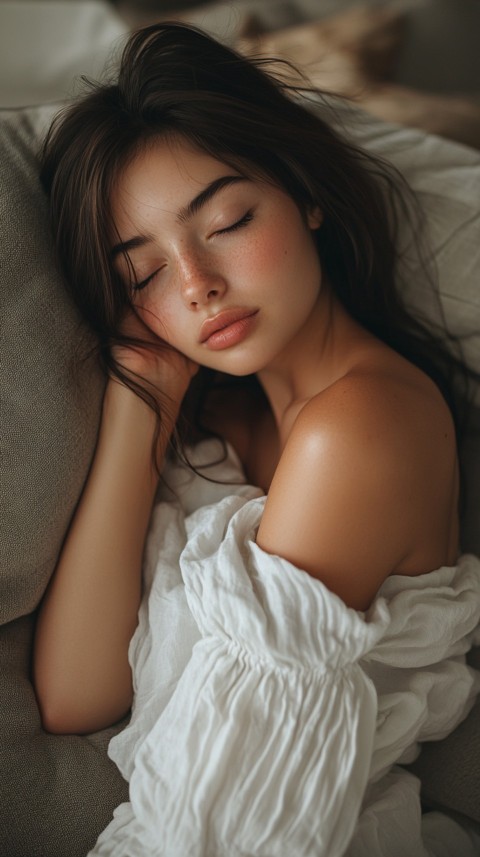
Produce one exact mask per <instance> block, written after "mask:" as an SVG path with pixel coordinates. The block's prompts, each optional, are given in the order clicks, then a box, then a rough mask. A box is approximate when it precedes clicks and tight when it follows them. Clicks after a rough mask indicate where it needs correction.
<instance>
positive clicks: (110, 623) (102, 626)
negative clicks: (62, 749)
mask: <svg viewBox="0 0 480 857" xmlns="http://www.w3.org/2000/svg"><path fill="white" fill-rule="evenodd" d="M174 417H175V415H172V417H171V418H170V419H172V418H173V419H174ZM172 427H173V426H172V425H171V424H167V425H165V426H164V429H163V430H162V436H161V439H160V440H159V449H158V454H159V458H160V459H161V457H162V455H163V454H164V452H165V448H166V445H167V442H168V436H169V433H170V431H171V429H172ZM154 433H155V415H154V413H153V412H152V411H151V409H150V408H148V406H147V405H145V404H144V403H143V402H142V401H141V400H140V399H139V398H138V397H137V396H135V395H134V394H133V393H132V392H131V391H130V390H128V389H127V388H125V387H123V386H122V385H120V384H118V383H115V382H110V383H109V385H108V387H107V391H106V395H105V400H104V409H103V418H102V425H101V429H100V435H99V440H98V445H97V450H96V454H95V458H94V461H93V464H92V468H91V472H90V474H89V477H88V480H87V483H86V486H85V490H84V492H83V495H82V498H81V500H80V503H79V506H78V509H77V511H76V513H75V516H74V519H73V522H72V525H71V528H70V531H69V533H68V536H67V539H66V541H65V545H64V548H63V550H62V553H61V557H60V561H59V564H58V567H57V569H56V572H55V575H54V577H53V580H52V583H51V585H50V588H49V590H48V592H47V594H46V596H45V600H44V603H43V605H42V608H41V611H40V615H39V621H38V627H37V635H36V644H35V659H34V673H35V684H36V690H37V695H38V699H39V704H40V707H41V710H42V715H43V721H44V724H45V726H46V727H47V728H48V729H50V730H51V731H56V732H89V731H94V730H96V729H99V728H101V727H103V726H105V725H107V724H109V723H112V722H114V721H115V720H118V719H119V718H120V717H121V716H122V715H123V714H124V713H126V711H127V710H128V708H129V706H130V703H131V698H132V684H131V673H130V668H129V664H128V646H129V642H130V639H131V637H132V634H133V631H134V629H135V625H136V621H137V611H138V606H139V602H140V597H141V563H142V554H143V546H144V541H145V535H146V531H147V527H148V521H149V517H150V511H151V506H152V502H153V497H154V493H155V489H156V486H157V482H158V476H157V473H156V470H155V467H154V465H153V463H152V443H153V439H154Z"/></svg>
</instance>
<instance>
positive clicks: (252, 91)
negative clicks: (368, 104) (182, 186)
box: [41, 24, 455, 410]
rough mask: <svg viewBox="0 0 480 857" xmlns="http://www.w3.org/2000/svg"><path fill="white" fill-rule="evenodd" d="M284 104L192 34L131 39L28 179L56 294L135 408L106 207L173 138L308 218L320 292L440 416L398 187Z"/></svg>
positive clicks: (230, 56) (291, 101) (293, 95)
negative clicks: (45, 217) (44, 225)
mask: <svg viewBox="0 0 480 857" xmlns="http://www.w3.org/2000/svg"><path fill="white" fill-rule="evenodd" d="M298 94H299V92H298V90H295V89H294V88H293V87H292V85H291V84H289V83H287V82H285V81H283V82H282V80H281V79H280V78H279V76H278V75H276V76H273V74H272V73H267V71H266V66H265V62H264V61H257V62H255V61H252V60H247V59H246V58H244V57H242V56H241V55H240V54H237V53H236V52H235V51H233V50H230V49H229V48H227V47H225V46H223V45H221V44H220V43H218V42H217V41H215V40H214V39H212V38H210V37H209V36H208V35H206V34H205V33H202V32H201V31H199V30H197V29H196V28H193V27H190V26H184V25H180V24H158V25H154V26H151V27H147V28H144V29H142V30H139V31H138V32H136V33H133V34H132V35H131V37H130V38H129V41H128V43H127V45H126V47H125V50H124V53H123V56H122V60H121V64H120V69H119V72H118V76H117V78H116V80H115V81H114V82H107V83H102V84H94V83H88V91H87V93H86V94H84V95H83V96H82V97H81V98H80V99H79V100H77V101H75V102H74V103H73V104H71V105H69V106H68V107H67V108H66V109H65V110H63V111H62V112H61V113H60V114H59V115H58V116H57V117H56V119H55V121H54V123H53V125H52V127H51V129H50V132H49V134H48V136H47V139H46V142H45V146H44V150H43V155H42V170H41V178H42V182H43V184H44V187H45V189H46V190H47V192H48V194H49V196H50V200H51V212H52V223H53V231H54V235H55V241H56V248H57V254H58V258H59V261H60V265H61V268H62V270H63V272H64V275H65V281H66V284H67V286H68V288H69V289H70V291H71V293H72V295H73V297H74V300H75V302H76V304H77V306H78V307H79V308H80V311H81V313H82V315H83V316H84V318H85V319H86V320H87V322H88V323H89V325H90V326H91V327H92V328H93V330H94V331H95V333H96V334H97V336H98V339H99V342H100V349H101V353H102V355H103V359H104V362H105V365H106V367H107V369H108V371H110V372H112V373H114V374H116V375H119V376H120V377H122V378H123V380H126V381H127V383H129V384H130V385H131V386H132V387H133V388H134V389H136V392H138V393H139V394H140V395H142V396H147V398H148V392H146V391H145V388H144V386H143V385H142V384H141V383H140V384H137V383H136V382H135V379H132V378H128V379H125V377H124V375H123V373H122V371H121V369H120V368H119V367H118V366H117V365H116V364H115V362H114V361H113V358H112V355H111V351H110V346H111V345H112V343H115V342H118V341H119V340H121V339H122V338H121V337H120V334H119V325H120V322H121V320H122V318H123V316H124V314H125V311H126V308H127V307H129V306H131V294H130V290H129V288H128V287H127V285H126V284H125V283H124V282H123V281H122V279H121V278H120V276H119V274H118V273H117V272H116V271H115V269H114V268H113V265H112V262H111V258H110V252H109V248H110V246H111V238H112V234H114V232H115V224H114V223H113V222H112V218H111V213H110V197H111V192H112V188H113V186H114V184H115V181H116V179H117V176H118V175H119V172H120V171H121V170H122V168H123V167H124V165H125V164H126V162H127V161H128V160H129V159H130V158H132V157H133V156H134V155H135V153H136V152H137V151H138V148H139V147H140V146H142V145H144V144H145V142H146V141H147V140H149V139H152V138H159V137H162V136H165V135H172V134H173V135H175V136H180V137H182V138H184V139H187V140H188V141H189V142H191V143H193V144H194V145H196V146H197V147H198V148H199V149H200V150H202V151H204V152H206V153H208V154H209V155H212V156H214V157H215V158H217V159H219V160H221V161H223V162H225V163H227V164H228V165H230V166H232V167H234V168H236V169H239V170H240V171H241V172H242V173H244V174H245V173H246V174H247V175H250V176H252V177H253V176H254V175H256V176H261V177H263V178H268V179H269V180H272V181H273V182H275V184H277V185H278V186H280V187H282V188H283V189H284V190H285V191H287V193H289V194H290V196H291V197H292V198H293V200H294V201H295V202H296V204H297V205H298V207H299V208H300V210H301V211H303V212H306V211H307V210H308V209H311V208H312V207H314V206H316V205H318V206H320V208H321V210H322V213H323V223H322V226H321V228H320V229H319V230H318V231H317V232H316V240H317V244H318V252H319V256H320V259H321V264H322V268H323V271H324V273H325V276H326V278H327V279H328V281H329V282H330V284H331V287H332V289H333V291H334V292H335V294H336V295H337V297H338V298H339V299H340V301H341V302H342V304H343V305H344V307H345V308H346V309H347V311H348V312H349V313H350V314H351V315H352V316H353V317H354V318H355V319H356V320H357V321H359V322H360V323H361V324H362V325H363V326H364V327H365V328H367V329H368V330H370V331H371V332H372V333H374V334H375V335H376V336H377V337H379V338H380V339H382V340H383V341H384V342H386V343H387V344H389V345H390V346H392V347H393V348H394V349H396V350H397V351H398V352H399V353H401V354H402V355H404V356H406V357H407V358H408V359H409V360H411V361H412V362H413V363H415V364H417V365H419V366H420V367H421V368H422V369H424V370H425V371H426V372H427V373H428V374H429V375H430V376H431V377H433V378H434V380H435V381H436V383H437V384H438V385H439V386H440V388H441V389H442V391H443V393H444V395H445V397H446V398H447V400H448V402H449V404H450V406H451V407H452V410H453V396H452V385H451V383H450V380H449V369H450V368H452V367H453V366H454V364H455V360H454V359H453V358H452V359H451V358H450V357H449V352H448V351H447V349H444V348H442V347H441V345H439V343H438V342H437V341H434V338H433V336H432V333H431V331H429V330H428V329H427V328H426V327H425V326H424V325H423V324H422V323H421V322H420V321H419V320H418V319H415V318H413V317H412V316H411V315H410V314H409V313H408V312H407V310H406V308H405V306H404V305H403V302H402V299H401V294H400V290H399V288H398V276H397V261H398V259H397V255H398V254H397V243H396V239H397V235H396V231H397V220H398V217H399V213H400V215H401V216H408V217H410V216H411V205H410V202H411V200H408V201H407V197H408V191H407V189H406V186H405V185H403V187H401V180H400V177H399V176H397V175H396V174H394V171H393V170H392V169H391V168H390V167H388V166H387V165H386V164H385V163H383V162H381V161H379V160H378V159H375V158H373V157H372V156H371V155H369V154H367V153H366V152H364V151H362V150H360V149H358V148H356V147H355V146H353V145H351V144H350V143H348V142H347V141H346V139H344V138H343V135H341V134H340V133H338V132H336V131H334V130H333V128H332V126H331V123H330V122H327V121H325V119H324V118H323V116H326V115H328V110H327V108H326V107H324V108H322V106H321V102H319V101H318V99H317V103H316V106H315V109H314V108H313V105H311V106H310V105H309V103H308V100H307V101H306V100H305V98H303V100H302V101H301V100H300V98H298V97H297V96H298ZM303 95H304V96H305V91H303ZM310 107H311V109H310ZM127 262H128V260H127Z"/></svg>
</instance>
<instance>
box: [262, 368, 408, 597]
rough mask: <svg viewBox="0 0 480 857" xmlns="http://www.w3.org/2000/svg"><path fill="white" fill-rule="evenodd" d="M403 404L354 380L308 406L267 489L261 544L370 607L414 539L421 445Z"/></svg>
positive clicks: (341, 593)
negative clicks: (402, 409)
mask: <svg viewBox="0 0 480 857" xmlns="http://www.w3.org/2000/svg"><path fill="white" fill-rule="evenodd" d="M404 423H405V420H404V419H403V420H401V419H399V405H398V403H397V404H396V403H395V401H394V400H392V402H390V403H388V402H385V400H382V398H381V397H380V398H379V397H378V396H377V394H376V392H375V391H374V392H373V394H371V395H370V394H369V392H368V391H367V392H365V390H363V391H362V389H359V388H358V387H356V388H355V389H352V388H351V386H350V384H349V383H346V384H344V385H343V387H341V388H340V389H339V390H336V391H335V392H334V393H333V395H332V394H329V395H327V396H323V394H322V395H320V396H318V397H316V399H314V400H312V401H311V402H309V403H308V405H306V406H305V407H304V409H303V410H302V412H301V413H300V415H299V417H298V418H297V421H296V423H295V425H294V427H293V429H292V431H291V433H290V436H289V438H288V441H287V444H286V446H285V449H284V451H283V454H282V457H281V459H280V462H279V465H278V467H277V470H276V473H275V476H274V479H273V481H272V485H271V488H270V491H269V494H268V497H267V501H266V505H265V511H264V514H263V517H262V521H261V524H260V528H259V531H258V536H257V542H258V544H259V546H260V547H261V548H263V549H264V550H266V551H268V552H269V553H273V554H276V555H279V556H282V557H284V558H285V559H288V560H289V561H291V562H292V563H294V564H295V565H296V566H297V567H299V568H301V569H303V570H305V571H307V572H308V573H310V574H311V575H312V576H314V577H317V578H319V579H320V580H321V581H322V582H323V583H325V585H326V586H328V587H329V589H331V590H332V591H333V592H335V593H336V594H337V595H339V596H340V597H341V598H342V599H343V600H344V601H345V602H346V604H347V605H348V606H351V607H354V608H355V609H359V610H365V609H367V607H368V606H369V604H370V603H371V601H372V599H373V598H374V596H375V594H376V592H377V590H378V588H379V587H380V585H381V584H382V582H383V580H384V579H385V578H386V577H387V576H388V575H389V574H390V573H391V572H392V571H393V570H394V569H395V567H396V566H397V565H398V564H399V563H400V562H401V561H402V559H403V558H404V557H405V555H406V553H408V551H409V549H410V547H411V539H412V521H413V518H412V516H413V511H414V505H415V504H413V505H412V504H411V502H410V501H411V499H412V493H414V490H415V483H416V479H417V473H416V465H417V459H418V450H417V449H416V448H415V444H414V443H413V442H412V432H411V431H408V430H407V431H405V430H404V428H403V424H404Z"/></svg>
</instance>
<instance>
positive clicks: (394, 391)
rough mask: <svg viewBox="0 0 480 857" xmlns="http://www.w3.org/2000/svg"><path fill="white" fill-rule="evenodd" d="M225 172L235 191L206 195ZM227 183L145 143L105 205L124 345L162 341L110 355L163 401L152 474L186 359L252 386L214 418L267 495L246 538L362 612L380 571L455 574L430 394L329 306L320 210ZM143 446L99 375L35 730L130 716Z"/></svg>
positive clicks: (214, 169)
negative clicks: (128, 297) (225, 322)
mask: <svg viewBox="0 0 480 857" xmlns="http://www.w3.org/2000/svg"><path fill="white" fill-rule="evenodd" d="M226 176H227V177H230V179H231V178H232V177H233V179H234V180H229V182H228V183H223V186H222V187H219V185H218V184H217V185H213V186H212V182H216V181H217V180H218V179H223V178H225V177H226ZM238 178H239V175H238V173H235V171H234V170H232V169H231V168H229V167H227V166H226V165H225V164H223V163H221V162H220V161H217V160H216V159H214V158H211V157H209V156H207V155H205V154H204V153H201V152H199V151H197V150H195V149H194V148H192V147H191V146H189V145H186V144H185V143H183V142H181V141H180V140H177V141H171V140H170V141H160V142H156V143H155V145H149V147H147V148H145V149H144V150H142V151H141V152H140V153H139V154H138V155H137V157H136V158H135V159H134V160H132V161H131V162H130V164H129V165H128V167H127V168H126V169H125V171H124V173H123V174H122V176H121V178H120V180H119V182H118V183H117V185H116V190H115V194H114V197H113V199H112V200H111V204H112V211H113V215H114V219H115V223H116V228H117V232H118V235H116V236H115V240H112V245H118V243H121V244H122V245H125V244H127V245H128V246H129V248H130V249H129V251H128V252H129V259H130V263H131V264H130V266H129V265H127V263H126V261H125V258H124V257H123V255H122V253H116V254H115V265H116V266H117V268H118V270H119V272H120V273H121V275H122V276H123V277H124V278H125V279H126V281H127V282H130V280H131V274H132V269H133V272H134V275H135V277H134V282H133V283H132V288H134V295H135V297H134V301H135V306H136V309H137V312H138V316H139V319H136V318H135V316H133V315H132V316H129V317H128V318H127V319H126V321H125V326H126V329H127V330H128V331H129V332H131V333H135V332H136V330H137V329H138V328H139V326H140V325H141V323H142V322H143V323H144V324H146V325H147V326H148V328H149V329H150V332H151V333H150V335H151V336H152V338H153V340H155V338H156V337H160V338H161V339H162V340H163V341H166V342H167V343H168V344H169V345H170V346H171V347H170V349H169V350H168V351H167V352H159V351H158V350H153V349H149V347H148V344H147V345H146V346H145V347H144V348H136V349H135V350H134V349H131V348H126V347H123V348H122V349H119V350H118V351H117V355H116V356H117V358H118V359H119V361H120V362H121V363H122V365H123V366H124V367H125V369H126V370H127V371H129V370H133V371H135V372H138V373H140V374H141V375H142V376H143V377H144V378H145V380H146V381H147V382H148V384H149V385H150V387H151V388H153V389H156V390H158V391H159V396H160V394H161V393H166V394H167V395H168V397H169V400H170V403H171V406H170V409H169V412H168V414H166V417H165V422H164V428H163V432H162V434H161V436H160V438H159V440H158V447H157V458H158V460H159V461H160V462H162V460H163V457H164V455H165V450H166V447H167V443H168V436H169V433H170V432H171V431H172V429H173V426H174V423H175V420H176V417H177V415H178V412H179V409H180V406H181V403H182V400H183V397H184V395H185V392H186V390H187V388H188V386H189V383H190V380H191V378H192V377H193V375H194V374H195V372H196V370H197V368H198V365H199V364H203V365H206V366H209V367H211V368H213V369H217V370H219V371H222V372H227V373H230V374H234V375H246V374H250V373H256V374H257V376H258V378H259V381H260V383H261V386H262V387H263V390H264V393H265V402H264V405H263V406H259V405H258V403H254V404H252V403H251V402H249V401H248V398H247V399H242V398H240V397H236V398H235V399H231V400H229V398H228V395H227V394H226V395H225V396H223V397H222V398H221V399H218V398H216V399H215V398H212V400H211V403H210V412H209V419H210V423H211V427H212V428H214V429H215V430H216V431H218V432H220V433H223V434H224V436H225V437H226V439H227V440H229V441H230V442H231V443H232V444H233V445H234V447H235V448H236V450H237V452H238V454H239V456H240V458H241V460H242V462H243V464H244V467H245V471H246V475H247V477H248V479H249V480H251V481H252V482H253V483H254V484H257V485H260V486H261V487H263V488H264V490H265V491H266V492H268V495H267V501H266V505H265V511H264V515H263V518H262V521H261V523H260V527H259V530H258V534H257V541H258V543H259V545H260V546H261V547H262V548H263V549H264V550H266V551H268V552H270V553H274V554H278V555H280V556H282V557H285V558H286V559H288V560H290V561H292V562H293V563H294V564H295V565H297V566H298V567H300V568H302V569H304V570H305V571H306V572H307V573H309V574H310V575H312V576H314V577H316V578H318V579H319V580H321V581H322V582H323V583H324V584H325V585H327V586H328V587H329V588H330V589H331V590H332V591H333V592H334V593H336V594H337V595H338V596H339V597H340V598H342V599H343V600H344V601H345V602H346V604H347V605H348V606H350V607H352V608H354V609H357V610H361V611H364V610H367V609H368V607H369V605H370V604H371V602H372V599H373V598H374V596H375V594H376V592H377V590H378V588H379V586H380V585H381V584H382V582H383V581H384V580H385V579H386V578H387V577H388V576H389V575H390V574H394V573H395V574H406V575H417V574H422V573H425V572H428V571H431V570H432V569H435V568H437V567H439V566H441V565H444V564H452V563H454V562H455V559H456V555H457V539H458V521H457V495H458V466H457V457H456V444H455V435H454V428H453V424H452V420H451V416H450V413H449V411H448V408H447V406H446V404H445V402H444V400H443V398H442V396H441V395H440V393H439V391H438V389H437V388H436V387H435V385H434V384H433V382H432V381H431V380H430V379H429V378H427V377H426V376H425V375H424V374H423V373H422V372H421V371H420V370H418V369H417V368H415V367H414V366H412V365H411V364H410V363H408V362H407V361H406V360H404V359H403V358H402V357H400V356H399V355H397V354H396V353H395V352H393V351H392V350H391V349H390V348H388V347H387V346H386V345H384V344H383V343H381V342H380V341H378V340H377V339H375V338H374V337H373V336H372V335H371V334H369V333H367V332H366V331H365V330H364V329H362V328H361V327H360V326H359V325H358V324H357V323H356V322H354V321H353V319H352V318H351V317H350V316H349V315H348V314H347V313H346V312H345V310H344V309H343V308H342V306H341V305H340V304H339V303H338V301H337V300H336V298H335V297H334V295H333V293H332V290H331V289H330V287H329V284H328V282H326V281H325V280H324V278H322V271H321V260H319V258H318V255H317V251H316V247H315V244H314V239H313V233H314V230H316V229H319V228H320V229H321V224H322V212H321V211H320V210H319V209H315V210H314V211H311V212H308V213H307V214H306V215H304V214H303V213H302V212H300V211H299V210H298V208H297V206H296V204H295V203H294V202H293V201H292V200H291V199H290V197H289V196H288V195H287V194H285V193H284V192H283V190H281V189H280V188H278V187H274V186H272V185H271V184H269V183H266V182H263V181H260V180H258V179H255V180H251V179H247V178H245V179H244V180H242V181H239V180H238ZM212 187H214V188H215V189H216V191H215V193H213V192H212ZM206 188H209V193H208V195H207V196H208V198H207V197H206V196H205V194H204V191H205V189H206ZM199 194H204V195H203V197H200V200H201V203H202V204H199ZM192 200H196V203H195V205H194V206H193V209H195V210H194V211H192ZM132 240H134V245H135V246H133V245H132ZM149 278H151V279H149ZM147 280H149V282H148V284H146V285H145V282H146V281H147ZM138 284H142V287H141V288H138ZM225 311H228V312H230V311H233V312H234V313H235V314H236V315H235V317H236V316H237V315H238V313H240V316H241V317H242V318H249V319H250V320H249V321H248V322H247V323H246V324H245V326H243V323H242V324H240V328H239V327H238V326H237V327H236V326H235V323H233V324H231V325H230V327H227V334H225V336H226V338H225V339H222V336H224V334H221V335H220V339H219V338H218V335H217V338H215V336H214V337H213V343H214V344H213V346H212V340H211V339H208V338H207V339H206V340H205V335H206V334H205V330H206V328H205V322H207V323H209V320H210V321H211V320H212V319H213V328H215V326H216V324H217V322H216V321H215V319H218V316H219V314H221V313H223V312H225ZM223 318H225V317H223ZM228 330H230V332H231V333H232V330H233V334H232V336H231V337H230V338H229V335H228ZM142 332H144V331H142ZM207 332H208V331H207ZM210 332H211V327H210ZM219 343H220V345H219ZM153 437H154V418H153V414H152V413H151V412H150V411H149V410H148V408H147V407H146V405H145V404H144V403H143V402H142V401H141V400H140V399H139V398H138V397H136V396H135V395H134V394H133V393H132V392H131V391H130V390H129V389H128V388H126V387H124V386H123V385H121V384H119V383H118V382H115V381H110V382H109V385H108V387H107V395H106V397H105V403H104V416H103V420H102V427H101V433H100V439H99V444H98V448H97V452H96V455H95V460H94V463H93V467H92V471H91V474H90V477H89V479H88V481H87V485H86V488H85V492H84V495H83V497H82V500H81V502H80V505H79V508H78V511H77V513H76V515H75V517H74V520H73V523H72V527H71V530H70V532H69V535H68V537H67V540H66V542H65V547H64V550H63V552H62V556H61V558H60V562H59V565H58V568H57V571H56V573H55V575H54V578H53V580H52V584H51V587H50V590H49V592H48V593H47V596H46V598H45V602H44V605H43V608H42V611H41V614H40V619H39V625H38V632H37V639H36V647H35V664H34V668H35V681H36V688H37V695H38V698H39V702H40V706H41V709H42V714H43V720H44V725H45V726H46V728H48V729H50V731H56V732H70V731H73V732H89V731H93V730H94V729H99V728H101V727H102V726H104V725H106V724H108V723H111V722H112V721H114V720H116V719H118V718H119V717H120V716H121V715H123V714H124V712H125V711H126V710H127V709H128V707H129V705H130V702H131V698H132V688H131V677H130V673H129V669H128V663H127V650H128V641H129V639H130V637H131V634H132V633H133V630H134V627H135V622H136V615H137V610H138V604H139V600H140V581H141V555H142V548H143V543H144V539H145V533H146V529H147V526H148V520H149V515H150V510H151V504H152V502H153V497H154V492H155V488H156V484H157V476H156V473H155V471H154V468H153V467H152V463H151V444H152V440H153ZM79 676H80V677H81V678H82V681H81V682H79Z"/></svg>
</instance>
